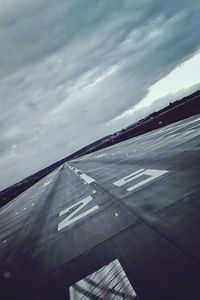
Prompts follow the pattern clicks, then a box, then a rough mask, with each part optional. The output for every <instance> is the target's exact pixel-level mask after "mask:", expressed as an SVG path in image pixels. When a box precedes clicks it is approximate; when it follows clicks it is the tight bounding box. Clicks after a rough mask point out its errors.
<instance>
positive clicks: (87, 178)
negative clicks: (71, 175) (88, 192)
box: [80, 173, 95, 184]
mask: <svg viewBox="0 0 200 300" xmlns="http://www.w3.org/2000/svg"><path fill="white" fill-rule="evenodd" d="M80 177H81V178H82V179H83V180H84V181H85V182H86V183H88V184H90V183H92V182H94V181H95V179H93V178H92V177H90V176H88V175H86V174H84V173H83V174H81V175H80Z"/></svg>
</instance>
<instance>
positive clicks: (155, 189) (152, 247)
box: [0, 115, 200, 300]
mask: <svg viewBox="0 0 200 300" xmlns="http://www.w3.org/2000/svg"><path fill="white" fill-rule="evenodd" d="M199 166H200V116H199V115H197V116H194V117H192V118H189V119H186V120H183V121H180V122H178V123H175V124H172V125H170V126H166V127H163V128H160V129H158V130H154V131H152V132H150V133H147V134H144V135H141V136H138V137H136V138H133V139H130V140H128V141H126V142H122V143H120V144H117V145H114V146H111V147H109V148H106V149H103V150H100V151H98V152H95V153H93V154H90V155H87V156H84V157H82V158H79V159H76V160H73V161H70V162H68V163H67V164H64V165H63V166H61V167H60V168H58V169H57V170H55V171H54V172H53V173H51V174H49V175H48V176H46V177H45V178H43V179H42V180H41V181H40V182H38V183H37V184H35V185H34V186H32V187H31V188H30V189H28V190H27V191H26V192H24V193H23V194H21V195H20V196H18V197H17V198H15V199H14V200H13V201H11V202H10V203H9V204H7V205H6V206H4V207H2V208H1V209H0V293H1V295H2V299H69V298H70V299H106V297H108V295H109V297H110V298H109V299H136V294H137V296H138V298H139V299H140V300H142V299H147V300H151V299H152V300H157V299H166V300H169V299H173V300H176V299H182V300H183V299H200V286H199V277H200V167H199ZM115 265H116V267H113V266H115ZM102 268H103V270H104V271H103V272H104V273H103V274H104V275H102ZM115 268H116V269H115ZM107 270H108V271H107ZM116 270H118V273H119V274H122V273H123V274H125V275H124V277H123V279H120V278H121V277H120V276H121V275H119V274H117V272H116ZM109 272H111V273H109ZM115 273H116V276H115V275H113V274H115ZM94 274H95V275H94ZM107 274H108V275H107ZM109 274H110V275H109ZM111 274H112V275H111ZM102 276H104V277H105V278H107V279H105V278H104V279H102ZM94 278H95V280H94ZM110 278H111V279H110ZM124 280H125V281H124ZM120 282H121V283H120ZM124 282H126V283H124ZM86 283H87V284H86ZM111 283H112V284H111ZM122 283H123V284H122ZM120 284H121V285H120ZM125 284H128V288H127V289H126V290H129V291H130V294H128V293H127V294H126V295H125V294H124V293H125V291H123V285H125ZM119 286H120V287H119ZM117 287H119V288H117ZM100 291H101V292H100ZM105 293H107V294H105ZM131 293H132V294H131ZM105 295H107V296H105ZM124 295H125V296H124ZM95 297H96V298H95ZM123 297H124V298H123ZM131 297H132V298H131Z"/></svg>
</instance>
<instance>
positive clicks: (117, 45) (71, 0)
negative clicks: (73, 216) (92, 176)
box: [0, 0, 200, 189]
mask: <svg viewBox="0 0 200 300" xmlns="http://www.w3.org/2000/svg"><path fill="white" fill-rule="evenodd" d="M199 11H200V2H199V0H190V1H189V0H182V1H180V0H168V1H163V0H160V1H158V0H152V1H149V0H134V1H133V0H124V1H122V0H119V1H118V0H112V1H111V0H110V1H107V0H101V1H93V0H84V1H83V0H68V1H66V0H58V1H54V0H34V1H31V0H6V1H4V0H0V105H1V106H0V108H1V111H0V168H1V173H0V189H3V188H5V187H7V186H9V185H11V184H12V183H15V182H17V181H19V180H21V179H22V178H24V177H26V176H28V175H30V174H32V173H34V172H36V171H38V170H39V169H41V168H43V167H45V166H47V165H49V164H51V163H53V162H55V161H57V160H59V159H61V158H63V157H65V156H67V155H68V154H71V153H72V152H74V151H76V150H78V149H79V148H80V147H82V146H85V145H87V144H88V143H90V142H92V141H94V140H96V139H98V138H100V137H102V136H104V135H106V134H109V133H111V132H112V131H115V130H118V129H120V126H121V125H122V122H121V120H119V122H118V121H115V122H112V120H116V118H117V117H118V116H120V115H121V114H123V113H124V112H126V111H127V110H129V109H130V108H132V107H134V105H136V104H138V103H139V102H140V101H141V100H142V99H143V98H144V97H145V96H146V95H147V94H148V91H149V88H150V87H151V86H152V85H153V84H154V83H156V82H157V81H158V80H160V79H161V78H163V77H165V76H166V75H167V74H169V73H170V72H171V71H172V70H173V69H175V68H176V67H177V66H179V65H180V64H181V63H183V62H184V61H185V60H187V59H189V58H190V57H192V56H193V55H194V54H195V53H197V51H198V50H199V48H200V39H199V28H200V16H199ZM183 88H184V87H183ZM162 99H163V98H161V99H160V101H162ZM165 101H166V99H165ZM155 103H156V102H155ZM157 103H158V101H157ZM154 107H155V105H154ZM158 107H159V105H158ZM155 109H156V107H155ZM137 117H138V115H136V116H134V114H133V115H132V116H131V118H130V117H129V119H128V120H129V121H130V123H131V122H134V121H135V120H136V118H137ZM117 120H118V119H117Z"/></svg>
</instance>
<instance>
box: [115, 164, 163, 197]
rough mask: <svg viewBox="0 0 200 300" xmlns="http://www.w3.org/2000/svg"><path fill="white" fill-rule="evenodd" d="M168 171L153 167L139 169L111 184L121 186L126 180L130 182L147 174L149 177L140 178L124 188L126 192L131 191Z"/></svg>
mask: <svg viewBox="0 0 200 300" xmlns="http://www.w3.org/2000/svg"><path fill="white" fill-rule="evenodd" d="M168 172H169V171H167V170H154V169H147V170H144V169H140V170H138V171H136V172H134V173H131V174H130V175H128V176H126V177H124V178H122V179H120V180H118V181H116V182H114V183H113V184H114V185H116V186H118V187H121V186H123V185H125V184H127V183H128V182H131V181H133V180H135V179H137V178H139V177H141V176H149V178H146V179H142V180H141V181H140V182H138V183H136V184H134V185H132V186H131V187H129V188H127V189H126V190H127V191H128V192H132V191H133V190H136V189H137V188H139V187H141V186H143V185H145V184H147V183H149V182H151V181H153V180H155V179H157V178H158V177H160V176H163V175H164V174H166V173H168Z"/></svg>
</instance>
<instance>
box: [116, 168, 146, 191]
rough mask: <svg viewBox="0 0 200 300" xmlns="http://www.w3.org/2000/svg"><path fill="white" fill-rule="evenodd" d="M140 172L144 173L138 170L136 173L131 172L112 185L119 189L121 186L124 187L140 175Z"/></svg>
mask: <svg viewBox="0 0 200 300" xmlns="http://www.w3.org/2000/svg"><path fill="white" fill-rule="evenodd" d="M142 171H144V169H140V170H138V171H136V172H133V173H131V174H129V175H128V176H126V177H124V178H122V179H120V180H118V181H116V182H114V183H113V184H114V185H116V186H119V187H120V186H122V185H124V184H126V183H128V182H130V181H132V180H133V179H135V178H136V177H135V176H136V175H137V174H138V173H141V172H142Z"/></svg>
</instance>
